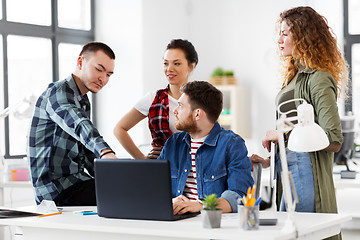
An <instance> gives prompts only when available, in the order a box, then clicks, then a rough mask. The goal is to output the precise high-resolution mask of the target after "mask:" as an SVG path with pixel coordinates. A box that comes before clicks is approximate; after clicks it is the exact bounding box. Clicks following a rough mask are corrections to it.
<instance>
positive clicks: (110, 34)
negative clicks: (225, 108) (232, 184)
mask: <svg viewBox="0 0 360 240" xmlns="http://www.w3.org/2000/svg"><path fill="white" fill-rule="evenodd" d="M300 5H310V6H312V7H314V8H315V10H317V11H318V12H319V13H320V14H322V15H324V16H326V18H327V19H328V21H329V24H330V26H331V27H332V28H333V30H334V32H335V33H336V35H337V36H338V39H339V45H340V46H341V45H342V37H343V29H342V26H343V20H342V14H343V10H342V1H327V0H312V1H305V0H299V1H288V0H256V1H239V0H222V1H217V0H151V1H148V0H135V1H134V0H101V1H96V17H97V20H96V39H97V40H101V41H104V42H106V43H108V44H109V45H110V46H111V47H112V48H113V49H114V51H115V53H116V54H117V60H116V65H117V66H116V73H115V74H114V76H113V77H112V80H111V81H110V83H109V84H108V86H106V87H105V88H104V90H102V92H101V93H99V96H98V98H97V101H98V102H97V103H98V105H97V106H98V113H97V118H98V122H99V129H100V132H101V133H102V134H103V135H104V137H105V139H106V140H107V141H108V142H109V143H110V145H111V146H112V147H113V148H114V149H115V150H116V152H117V153H118V155H127V154H126V153H125V152H124V150H123V149H122V147H121V146H120V144H119V143H118V142H117V141H116V139H115V137H113V133H112V130H113V127H114V126H115V124H116V122H117V121H118V119H120V117H121V116H123V115H124V113H126V112H127V111H128V110H129V109H130V108H131V107H132V106H133V105H134V103H135V102H136V101H137V100H138V99H139V98H140V97H141V96H142V95H144V94H145V93H146V92H148V91H154V90H156V89H159V88H162V87H165V86H166V84H167V82H166V79H165V77H164V74H163V72H162V57H163V54H164V51H165V48H166V45H167V43H168V42H169V41H170V40H171V39H173V38H184V39H188V40H189V41H191V42H192V43H193V44H194V46H195V48H196V49H197V52H198V54H199V64H198V66H197V68H196V69H195V71H194V72H193V74H192V76H191V79H194V80H206V79H208V78H209V76H210V75H211V73H212V71H213V69H214V68H216V67H218V66H220V67H223V68H225V69H229V70H234V72H235V75H236V77H237V78H238V81H239V84H241V85H245V86H247V87H249V88H250V89H251V99H248V100H247V101H248V102H249V104H251V107H252V111H251V114H250V115H251V116H250V117H251V118H250V119H251V128H252V136H251V139H246V141H247V145H248V148H249V153H255V152H256V153H260V154H262V155H266V154H267V153H266V152H265V151H264V150H263V149H262V147H261V146H260V143H261V139H262V137H263V136H264V135H265V132H266V130H268V129H272V128H274V127H275V107H274V99H275V96H276V94H277V91H278V90H279V87H280V79H279V74H278V62H277V55H276V40H277V35H276V32H275V22H276V20H277V17H278V15H279V13H280V12H281V11H282V10H285V9H288V8H290V7H293V6H300ZM130 134H131V135H132V137H133V139H134V140H135V142H136V143H137V144H141V143H145V142H147V143H150V137H149V136H150V135H149V132H148V129H147V123H146V121H143V122H142V124H141V125H140V126H136V127H135V129H133V130H131V132H130Z"/></svg>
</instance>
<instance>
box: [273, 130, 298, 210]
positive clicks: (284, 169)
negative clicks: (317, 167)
mask: <svg viewBox="0 0 360 240" xmlns="http://www.w3.org/2000/svg"><path fill="white" fill-rule="evenodd" d="M277 132H278V139H279V142H278V144H279V151H280V161H281V182H282V185H283V193H284V200H285V203H286V209H287V211H288V212H289V213H290V214H291V213H293V212H295V205H294V204H293V201H292V196H291V186H290V179H289V169H288V164H287V158H286V150H285V142H284V136H283V133H282V132H281V131H279V130H278V131H277Z"/></svg>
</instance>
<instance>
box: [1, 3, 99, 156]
mask: <svg viewBox="0 0 360 240" xmlns="http://www.w3.org/2000/svg"><path fill="white" fill-rule="evenodd" d="M0 1H1V0H0ZM58 1H61V0H51V25H50V26H40V25H34V24H28V23H18V22H9V21H7V15H6V0H2V1H1V2H0V4H1V5H2V19H1V20H0V34H1V35H2V42H3V46H2V47H3V86H4V89H3V91H4V99H3V102H4V109H5V108H7V107H8V106H9V92H8V60H7V57H8V53H7V45H8V44H7V37H8V36H9V35H17V36H25V37H40V38H47V39H50V40H51V45H52V49H51V51H52V72H53V74H52V81H53V82H56V81H58V80H59V52H58V49H59V44H60V43H71V44H81V45H83V44H85V43H87V42H90V41H94V39H95V29H94V28H95V24H94V23H95V0H90V9H91V10H90V11H91V12H90V15H91V16H90V21H91V29H90V30H79V29H68V28H60V27H59V26H58V9H57V6H58ZM95 108H96V106H95V95H94V96H93V98H92V116H93V122H94V123H95V122H96V119H95V118H94V117H95V116H96V114H94V113H95ZM4 127H5V131H4V135H5V137H4V139H5V152H4V158H5V159H18V158H22V157H25V156H26V155H10V139H9V137H10V129H9V118H8V117H6V118H5V119H4Z"/></svg>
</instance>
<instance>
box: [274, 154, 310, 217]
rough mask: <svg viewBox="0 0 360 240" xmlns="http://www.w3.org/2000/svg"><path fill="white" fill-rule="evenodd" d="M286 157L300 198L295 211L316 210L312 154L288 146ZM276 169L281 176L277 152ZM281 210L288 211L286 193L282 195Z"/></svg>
mask: <svg viewBox="0 0 360 240" xmlns="http://www.w3.org/2000/svg"><path fill="white" fill-rule="evenodd" d="M286 158H287V162H288V169H289V172H291V174H292V177H293V179H294V185H295V188H296V193H297V195H298V199H299V202H298V203H297V204H296V208H295V211H296V212H315V186H314V174H313V169H312V164H311V157H310V154H309V153H307V152H293V151H290V150H289V149H287V148H286ZM276 169H277V171H278V176H281V175H280V172H281V161H280V156H279V154H276ZM293 197H294V195H293ZM280 211H286V206H285V201H284V194H283V195H282V197H281V203H280Z"/></svg>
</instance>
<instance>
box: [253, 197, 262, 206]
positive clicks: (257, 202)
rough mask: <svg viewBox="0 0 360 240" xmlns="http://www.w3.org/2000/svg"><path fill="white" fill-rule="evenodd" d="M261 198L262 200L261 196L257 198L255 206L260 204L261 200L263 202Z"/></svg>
mask: <svg viewBox="0 0 360 240" xmlns="http://www.w3.org/2000/svg"><path fill="white" fill-rule="evenodd" d="M261 200H262V198H261V197H259V198H258V199H257V200H256V202H255V206H257V205H259V204H260V202H261Z"/></svg>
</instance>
